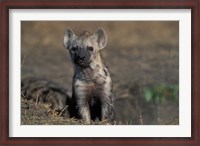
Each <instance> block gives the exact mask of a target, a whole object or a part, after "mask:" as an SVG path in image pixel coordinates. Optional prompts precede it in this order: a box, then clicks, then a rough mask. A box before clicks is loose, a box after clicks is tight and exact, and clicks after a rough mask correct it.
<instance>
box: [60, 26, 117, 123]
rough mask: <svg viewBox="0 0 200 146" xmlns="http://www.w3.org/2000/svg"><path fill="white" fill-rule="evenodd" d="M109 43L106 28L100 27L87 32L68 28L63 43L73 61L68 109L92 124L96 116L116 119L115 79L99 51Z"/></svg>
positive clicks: (102, 118)
mask: <svg viewBox="0 0 200 146" xmlns="http://www.w3.org/2000/svg"><path fill="white" fill-rule="evenodd" d="M106 44H107V35H106V33H105V31H104V30H103V29H98V30H97V31H96V32H95V33H94V34H90V33H89V32H87V31H85V32H83V33H82V34H81V35H75V34H74V32H73V31H72V30H71V29H67V30H66V33H65V35H64V46H65V48H67V49H68V50H69V53H70V56H71V60H72V62H73V64H74V77H73V87H72V90H73V95H72V100H71V106H70V109H69V111H70V113H73V115H74V116H75V117H77V118H82V119H83V120H84V122H85V123H86V124H91V120H95V119H96V118H98V119H99V120H100V121H104V120H108V121H109V122H110V123H113V120H114V109H113V105H114V103H113V101H114V96H113V93H112V81H111V77H110V74H109V72H108V68H107V67H106V66H105V64H104V63H103V61H102V59H101V56H100V50H102V49H103V48H104V47H105V46H106Z"/></svg>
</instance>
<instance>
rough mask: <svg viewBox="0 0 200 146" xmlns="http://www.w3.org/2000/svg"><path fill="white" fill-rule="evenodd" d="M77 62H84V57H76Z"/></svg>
mask: <svg viewBox="0 0 200 146" xmlns="http://www.w3.org/2000/svg"><path fill="white" fill-rule="evenodd" d="M77 60H78V61H84V60H85V56H83V57H81V56H77Z"/></svg>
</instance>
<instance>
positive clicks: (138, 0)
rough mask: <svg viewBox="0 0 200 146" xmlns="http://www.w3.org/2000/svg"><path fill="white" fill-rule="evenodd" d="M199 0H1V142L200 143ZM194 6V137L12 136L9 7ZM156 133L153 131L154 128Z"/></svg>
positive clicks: (34, 143)
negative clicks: (10, 123)
mask: <svg viewBox="0 0 200 146" xmlns="http://www.w3.org/2000/svg"><path fill="white" fill-rule="evenodd" d="M199 7H200V1H199V0H181V1H180V0H134V1H119V0H111V1H99V0H98V1H92V0H84V1H81V0H78V1H77V0H76V1H74V0H67V1H62V0H61V1H56V0H52V1H38V0H30V1H29V0H26V1H25V0H23V1H21V0H18V1H16V0H5V1H2V2H1V13H0V14H1V57H0V64H1V69H0V76H1V82H0V85H1V86H0V90H1V95H0V97H1V106H0V109H1V112H0V114H1V120H0V122H1V129H0V131H1V134H0V137H1V143H0V144H1V145H152V146H161V145H167V146H168V145H179V146H183V145H184V146H187V145H188V146H199V145H200V140H199V137H200V135H199V132H200V107H199V105H200V100H199V96H200V92H199V91H200V90H199V83H200V80H199V76H200V73H199V62H200V59H199V58H200V54H199V49H200V46H199V44H200V43H199V42H200V29H199V26H200V19H199V18H200V15H199V14H200V12H199ZM74 8H76V9H97V8H98V9H191V11H192V22H191V24H192V28H191V32H192V34H191V36H192V47H191V48H192V57H191V58H192V61H191V62H192V70H191V73H192V79H191V81H192V87H191V89H192V95H191V97H192V106H191V107H192V110H191V111H192V113H191V115H192V119H191V120H192V121H191V123H192V131H191V133H192V136H191V137H189V138H184V137H173V138H172V137H162V138H160V137H154V138H151V137H148V138H147V137H146V138H144V137H140V138H136V137H135V138H125V137H123V138H122V137H118V138H117V137H112V138H103V137H101V138H100V137H99V138H89V137H87V138H86V137H81V138H78V137H73V138H55V137H54V138H48V137H46V138H41V137H37V138H25V137H21V138H14V137H12V138H11V137H9V10H10V9H74ZM152 132H153V131H152Z"/></svg>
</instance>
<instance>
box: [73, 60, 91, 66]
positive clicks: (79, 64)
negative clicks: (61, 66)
mask: <svg viewBox="0 0 200 146" xmlns="http://www.w3.org/2000/svg"><path fill="white" fill-rule="evenodd" d="M74 62H75V63H76V64H77V65H78V66H81V67H88V66H90V63H91V61H74Z"/></svg>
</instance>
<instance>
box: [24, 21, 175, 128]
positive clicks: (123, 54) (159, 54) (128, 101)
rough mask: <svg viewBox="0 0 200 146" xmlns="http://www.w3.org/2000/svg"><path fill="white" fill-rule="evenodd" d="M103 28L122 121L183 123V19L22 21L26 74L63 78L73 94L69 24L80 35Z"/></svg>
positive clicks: (104, 55) (106, 57) (118, 117)
mask: <svg viewBox="0 0 200 146" xmlns="http://www.w3.org/2000/svg"><path fill="white" fill-rule="evenodd" d="M99 27H101V28H103V29H104V30H105V31H106V33H107V35H108V44H107V46H106V48H104V49H103V50H102V51H101V54H102V58H103V59H104V61H105V63H106V65H107V66H108V68H109V71H110V73H111V77H112V80H113V90H114V94H115V97H116V100H115V114H116V121H118V123H119V124H142V125H143V124H144V125H148V124H153V125H160V124H161V125H168V124H170V125H176V124H179V98H178V97H179V95H178V93H179V22H178V21H95V22H93V21H73V22H71V21H62V22H61V21H22V22H21V78H22V79H23V78H26V77H40V78H45V79H48V80H50V81H53V82H56V83H59V84H60V85H61V86H62V87H64V88H66V89H67V90H68V92H69V95H70V96H71V86H72V77H73V66H72V63H71V61H70V56H69V53H68V50H66V49H65V48H64V47H63V36H64V33H65V30H66V28H71V29H72V30H73V31H74V33H75V34H80V33H82V32H83V31H84V30H87V31H89V32H91V33H94V32H95V31H96V29H97V28H99Z"/></svg>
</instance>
